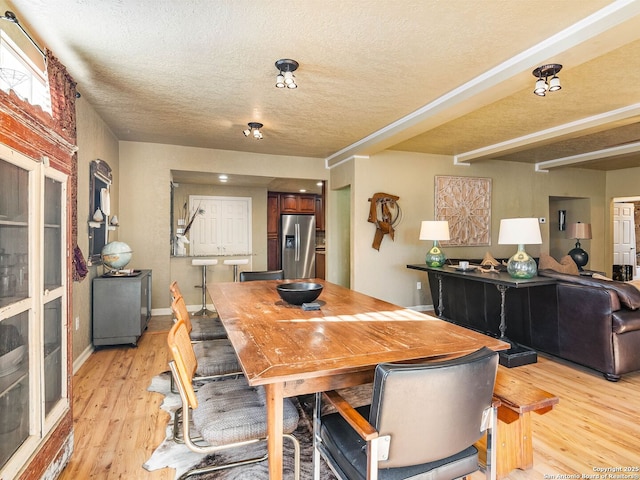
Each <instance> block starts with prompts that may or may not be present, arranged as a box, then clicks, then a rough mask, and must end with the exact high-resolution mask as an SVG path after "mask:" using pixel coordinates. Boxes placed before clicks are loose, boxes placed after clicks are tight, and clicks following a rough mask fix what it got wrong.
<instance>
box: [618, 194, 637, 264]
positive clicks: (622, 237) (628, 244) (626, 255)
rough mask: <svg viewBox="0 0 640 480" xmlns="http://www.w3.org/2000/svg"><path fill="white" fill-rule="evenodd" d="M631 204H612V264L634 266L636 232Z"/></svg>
mask: <svg viewBox="0 0 640 480" xmlns="http://www.w3.org/2000/svg"><path fill="white" fill-rule="evenodd" d="M633 208H634V205H633V203H614V204H613V264H614V265H635V264H636V231H635V220H634V215H633Z"/></svg>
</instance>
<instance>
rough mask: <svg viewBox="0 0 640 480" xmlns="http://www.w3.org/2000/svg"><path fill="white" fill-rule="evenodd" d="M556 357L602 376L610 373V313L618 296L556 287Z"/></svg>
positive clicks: (601, 290)
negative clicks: (601, 373)
mask: <svg viewBox="0 0 640 480" xmlns="http://www.w3.org/2000/svg"><path fill="white" fill-rule="evenodd" d="M557 289H558V290H557V291H558V337H559V340H558V341H559V350H560V351H559V355H560V356H561V357H562V358H566V359H567V360H571V361H574V362H576V363H580V364H582V365H585V366H587V367H591V368H594V369H596V370H599V371H601V372H612V371H613V368H614V365H613V347H612V344H613V342H612V341H611V336H612V335H613V318H612V317H613V312H614V311H615V310H614V308H616V307H617V308H616V309H619V308H620V302H619V301H618V299H617V295H616V294H615V293H614V292H612V291H611V290H607V289H604V288H600V287H589V286H585V285H574V284H569V283H563V282H561V283H558V285H557Z"/></svg>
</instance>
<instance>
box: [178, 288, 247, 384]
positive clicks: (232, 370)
mask: <svg viewBox="0 0 640 480" xmlns="http://www.w3.org/2000/svg"><path fill="white" fill-rule="evenodd" d="M171 310H172V311H173V314H174V315H175V317H176V321H178V322H179V321H182V322H183V323H184V324H185V328H186V329H187V332H189V328H190V327H189V324H190V320H191V318H190V316H189V313H188V312H187V306H186V305H185V303H184V299H183V298H182V297H176V298H175V299H174V300H173V302H171ZM189 338H190V340H191V336H189ZM191 343H192V344H193V351H194V354H195V356H196V359H197V366H196V370H195V377H194V380H210V379H214V378H218V377H229V376H235V375H242V369H241V368H240V363H239V362H238V357H237V355H236V352H235V350H234V349H233V345H231V342H230V341H229V340H228V339H226V338H224V339H214V340H203V341H200V342H194V341H193V340H191Z"/></svg>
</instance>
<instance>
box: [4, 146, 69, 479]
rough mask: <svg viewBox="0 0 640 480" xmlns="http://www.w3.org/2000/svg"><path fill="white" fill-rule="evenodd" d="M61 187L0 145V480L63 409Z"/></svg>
mask: <svg viewBox="0 0 640 480" xmlns="http://www.w3.org/2000/svg"><path fill="white" fill-rule="evenodd" d="M66 182H67V176H66V175H65V174H63V173H61V172H59V171H57V170H55V169H54V168H51V167H50V166H48V164H46V162H38V161H35V160H32V159H30V158H28V157H26V156H24V155H21V154H19V153H18V152H15V151H13V150H11V149H10V148H8V147H6V146H5V145H2V144H0V478H15V477H16V475H17V474H18V472H19V471H20V469H21V468H22V466H23V465H24V464H25V462H26V461H27V460H28V459H29V458H30V457H31V456H32V455H33V453H34V452H35V451H36V449H37V448H38V446H39V445H40V443H41V441H42V439H43V438H44V437H46V436H47V435H48V434H49V433H50V431H51V430H52V429H53V428H54V427H55V426H56V424H57V422H58V421H59V420H60V418H61V417H62V415H64V413H65V412H66V411H68V408H69V399H68V392H67V383H66V378H67V373H66V372H67V365H66V364H67V356H66V349H67V336H66V334H65V333H64V332H66V318H67V308H68V307H67V292H66V290H67V286H68V285H67V262H68V258H67V255H66V241H67V235H66V229H67V226H66V205H67V200H66V198H67V183H66Z"/></svg>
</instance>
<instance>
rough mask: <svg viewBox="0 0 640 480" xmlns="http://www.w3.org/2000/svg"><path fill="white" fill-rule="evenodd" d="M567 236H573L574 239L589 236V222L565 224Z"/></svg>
mask: <svg viewBox="0 0 640 480" xmlns="http://www.w3.org/2000/svg"><path fill="white" fill-rule="evenodd" d="M567 238H575V239H576V240H579V239H582V238H587V239H589V238H591V224H590V223H580V222H578V223H570V224H569V225H568V226H567Z"/></svg>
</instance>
